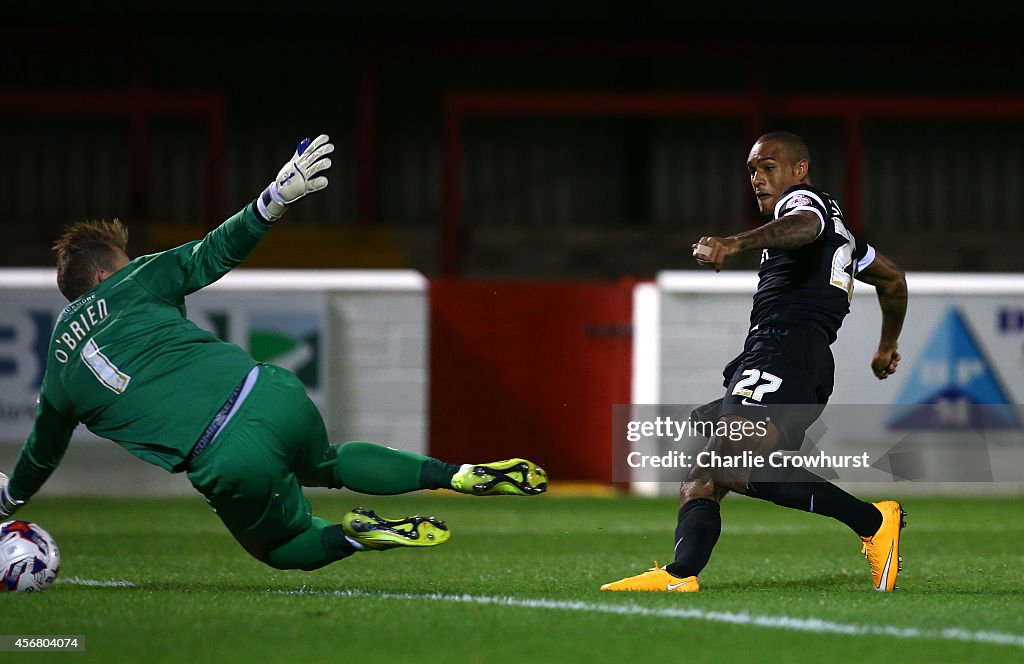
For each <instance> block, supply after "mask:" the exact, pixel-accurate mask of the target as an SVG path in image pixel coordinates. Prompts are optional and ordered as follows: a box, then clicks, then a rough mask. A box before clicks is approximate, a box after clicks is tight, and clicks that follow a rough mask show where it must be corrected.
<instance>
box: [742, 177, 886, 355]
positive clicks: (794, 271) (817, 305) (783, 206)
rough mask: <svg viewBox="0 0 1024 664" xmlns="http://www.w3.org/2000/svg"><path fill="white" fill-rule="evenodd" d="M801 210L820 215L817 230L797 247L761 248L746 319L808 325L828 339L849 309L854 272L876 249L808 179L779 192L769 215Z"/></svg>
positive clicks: (758, 324)
mask: <svg viewBox="0 0 1024 664" xmlns="http://www.w3.org/2000/svg"><path fill="white" fill-rule="evenodd" d="M801 210H803V211H808V212H811V213H812V214H814V215H815V216H817V217H818V220H819V221H820V222H821V232H820V233H819V235H818V237H817V238H816V239H815V240H814V241H813V242H811V243H809V244H806V245H804V246H802V247H800V248H798V249H791V250H783V249H764V250H762V252H761V267H760V269H759V270H758V273H757V274H758V277H759V281H758V284H757V292H756V293H754V307H753V309H752V310H751V312H750V325H751V328H752V329H756V328H758V327H763V326H766V325H767V326H770V325H786V324H789V325H806V326H809V327H814V328H817V329H819V330H821V331H822V332H824V333H825V335H826V336H827V337H828V340H829V343H832V342H833V341H835V339H836V334H837V332H838V331H839V326H840V325H842V324H843V318H844V317H845V316H846V314H848V313H849V312H850V298H851V297H852V296H853V281H854V276H855V275H856V272H857V271H859V270H862V269H864V268H865V267H867V266H868V265H870V264H871V261H872V260H874V257H875V250H874V249H873V248H872V247H871V246H870V245H869V244H867V243H866V242H859V243H858V242H857V241H856V240H855V239H854V237H853V234H852V233H850V231H849V229H847V228H846V224H845V223H844V222H843V212H842V210H840V208H839V204H838V203H836V200H835V199H834V198H832V196H830V195H829V194H827V193H825V192H824V191H822V190H820V189H817V188H816V187H812V186H810V185H804V184H801V185H796V186H793V187H790V188H789V189H787V190H786V191H785V192H783V194H782V196H780V197H779V200H778V202H777V203H776V205H775V214H774V217H773V219H778V218H779V217H783V216H785V215H787V214H789V213H791V212H796V211H801Z"/></svg>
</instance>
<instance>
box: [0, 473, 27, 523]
mask: <svg viewBox="0 0 1024 664" xmlns="http://www.w3.org/2000/svg"><path fill="white" fill-rule="evenodd" d="M24 504H25V501H24V500H15V499H14V498H13V497H11V494H10V492H9V491H8V490H7V482H4V483H3V484H2V485H0V513H2V515H3V516H4V517H8V516H11V515H12V514H14V513H15V512H17V511H18V508H19V507H21V506H22V505H24Z"/></svg>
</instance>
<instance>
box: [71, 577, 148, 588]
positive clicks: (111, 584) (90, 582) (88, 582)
mask: <svg viewBox="0 0 1024 664" xmlns="http://www.w3.org/2000/svg"><path fill="white" fill-rule="evenodd" d="M57 583H65V584H67V585H69V586H90V587H92V588H138V587H139V584H137V583H132V582H131V581H97V580H95V579H80V578H78V577H77V576H72V577H68V578H66V579H62V578H59V577H58V578H57Z"/></svg>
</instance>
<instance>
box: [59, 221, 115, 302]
mask: <svg viewBox="0 0 1024 664" xmlns="http://www.w3.org/2000/svg"><path fill="white" fill-rule="evenodd" d="M127 246H128V229H127V228H126V227H125V225H124V224H122V223H121V220H120V219H114V220H113V221H79V222H76V223H74V224H71V225H70V226H68V227H66V228H65V229H64V233H62V234H61V236H60V237H59V238H58V239H57V241H56V242H54V243H53V250H54V251H55V252H56V253H57V288H59V289H60V292H61V293H63V294H64V297H66V298H67V299H68V301H69V302H70V301H72V300H75V299H77V298H78V297H79V296H80V295H81V294H82V293H84V292H86V291H87V290H89V289H90V288H93V287H94V286H95V285H96V284H95V278H96V277H95V275H96V270H99V269H106V270H112V269H113V268H114V265H115V261H116V259H117V258H118V253H117V249H120V250H121V251H122V252H124V251H125V250H126V248H127Z"/></svg>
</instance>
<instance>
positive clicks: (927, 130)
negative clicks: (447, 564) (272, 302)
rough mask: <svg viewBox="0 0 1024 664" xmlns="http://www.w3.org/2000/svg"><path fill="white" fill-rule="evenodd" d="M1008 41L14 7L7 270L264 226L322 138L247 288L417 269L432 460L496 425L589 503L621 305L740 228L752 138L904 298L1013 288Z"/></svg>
mask: <svg viewBox="0 0 1024 664" xmlns="http://www.w3.org/2000/svg"><path fill="white" fill-rule="evenodd" d="M1020 13H1021V12H1020V10H1019V9H1015V8H1012V7H1000V6H999V5H997V4H995V3H992V4H991V5H987V4H986V3H978V2H974V3H959V2H947V3H930V4H929V5H927V6H919V5H917V4H913V3H911V4H906V3H856V5H854V4H851V3H821V2H814V3H812V2H798V3H782V2H779V3H752V2H738V3H735V2H730V3H711V2H701V3H693V2H671V1H669V0H660V1H657V0H641V1H635V0H633V1H623V0H604V1H596V2H581V1H575V0H574V1H570V2H535V1H522V2H511V1H508V0H495V1H488V2H467V1H453V2H416V3H400V2H391V3H380V2H377V3H373V2H362V3H355V2H341V3H270V2H173V3H172V2H150V3H124V2H95V3H89V4H88V5H86V4H85V3H70V2H55V3H54V2H51V3H45V4H38V5H32V4H24V3H22V4H18V5H17V6H14V7H11V6H7V7H5V8H4V20H3V21H2V22H0V118H2V120H0V169H2V170H0V172H2V177H0V224H2V227H3V230H4V241H3V242H2V243H0V265H3V266H6V267H16V266H47V265H50V264H51V256H50V252H49V249H48V247H49V245H50V243H51V242H52V241H53V239H54V237H55V236H56V235H57V234H58V233H59V230H60V228H61V227H62V226H63V225H64V224H66V223H68V222H71V221H74V220H78V219H82V218H96V217H101V218H110V217H114V216H118V217H121V218H122V219H124V220H126V221H127V222H128V224H129V226H130V228H131V231H132V238H133V239H132V243H131V245H130V249H131V251H132V253H133V255H138V254H142V253H146V252H149V251H156V250H161V249H164V248H168V247H169V246H173V245H175V244H178V243H180V242H183V241H186V240H189V239H193V238H195V237H197V235H198V234H201V233H202V232H203V230H204V229H207V228H210V227H211V226H212V225H213V224H216V223H217V222H219V221H220V220H221V219H223V218H224V217H225V216H226V215H228V214H231V213H232V212H234V211H235V210H237V209H238V208H239V207H241V206H242V205H244V204H245V203H246V202H248V201H250V200H251V198H252V197H253V196H254V195H256V194H257V193H258V192H259V191H260V190H261V188H262V187H263V186H264V185H265V183H266V182H268V181H269V179H270V178H271V177H272V176H273V174H274V173H276V171H277V169H278V168H279V166H280V164H281V163H282V160H283V158H284V157H285V156H286V155H287V154H289V152H290V151H291V150H292V148H293V146H294V144H295V142H296V141H297V140H298V139H299V138H301V137H302V136H304V135H307V134H310V133H313V132H319V131H325V132H328V133H330V135H331V137H332V139H333V140H334V142H335V143H336V145H337V147H338V150H337V152H336V153H335V157H336V158H335V166H334V167H333V169H332V172H331V186H330V188H329V189H328V190H327V191H326V192H325V193H324V194H321V195H318V196H316V197H312V198H311V199H310V200H308V201H305V202H304V203H303V205H301V206H300V207H299V208H297V209H296V210H295V211H294V212H293V213H291V214H290V215H289V219H288V220H287V222H286V223H285V224H282V225H281V226H280V227H278V228H276V229H275V231H274V234H273V236H272V239H271V240H268V241H267V242H264V243H263V244H262V245H261V247H260V248H259V249H258V250H257V252H256V253H255V254H254V255H253V257H252V258H251V260H250V261H249V262H248V263H247V264H246V265H247V266H249V267H282V268H334V269H345V268H412V269H416V270H419V271H421V272H423V273H424V274H425V275H427V276H428V277H430V278H431V279H432V281H431V304H430V306H431V330H430V338H431V349H430V371H431V376H430V404H431V405H430V407H431V417H430V429H431V449H432V451H433V452H435V453H439V454H440V453H447V454H449V455H450V456H453V457H454V456H462V455H463V453H468V452H469V451H471V450H472V449H473V448H474V446H475V445H476V444H477V437H476V436H474V435H472V434H471V433H469V432H472V431H479V430H480V429H481V427H487V429H488V430H489V431H490V432H491V433H492V435H493V437H492V439H490V440H489V444H490V445H491V446H492V447H493V448H494V449H495V450H508V451H509V452H510V453H511V452H512V451H513V450H514V451H516V453H518V454H528V453H530V452H531V451H533V450H537V451H543V452H544V453H545V454H547V455H548V457H549V459H550V458H552V456H553V457H554V458H553V460H551V461H550V465H551V466H552V467H553V469H554V470H555V471H556V472H557V473H561V475H562V476H563V477H566V476H569V477H582V478H593V477H602V476H606V472H607V470H608V469H607V467H606V464H607V462H608V461H609V460H608V458H607V455H605V454H603V453H598V454H594V455H590V457H588V458H591V459H598V460H597V461H592V463H593V464H594V466H593V467H580V463H579V461H578V460H575V461H574V460H573V459H572V458H570V455H571V454H575V453H576V451H577V450H579V449H580V447H581V446H586V445H587V444H588V441H592V440H593V439H594V438H599V439H601V440H605V441H606V440H607V433H606V429H607V426H608V423H607V406H608V404H610V403H622V402H626V401H628V400H629V398H630V393H629V371H630V356H629V353H630V322H631V320H630V315H631V302H632V300H631V297H632V296H631V293H632V290H631V289H632V285H633V283H635V281H636V280H642V279H649V278H651V277H653V276H654V275H655V274H656V273H657V272H658V271H660V270H667V269H690V268H693V267H694V265H693V263H692V261H691V260H690V258H689V254H690V244H691V243H692V242H693V241H694V240H696V239H697V238H698V237H699V236H700V235H701V234H704V233H708V232H714V233H718V234H723V235H724V234H728V233H733V232H737V231H739V230H742V229H743V228H745V227H747V226H749V225H750V224H753V223H756V219H755V218H754V214H753V212H754V205H753V199H752V196H751V195H750V192H749V185H748V183H747V177H746V172H745V169H744V162H745V158H746V154H747V150H748V148H749V145H750V143H751V142H752V140H753V138H755V137H756V136H757V135H758V134H759V133H761V132H763V131H766V130H776V129H788V130H792V131H796V132H798V133H801V134H802V135H804V136H805V137H806V138H807V140H808V142H809V144H810V146H811V149H812V153H813V155H814V166H813V176H814V182H815V184H817V185H818V186H821V187H823V188H826V189H828V190H830V191H832V192H833V193H835V194H836V195H837V196H838V197H839V200H840V201H841V202H842V204H843V206H844V209H845V211H846V214H847V217H848V220H849V221H850V223H851V225H852V226H853V227H854V229H856V233H857V234H858V235H859V236H860V237H862V238H867V239H869V240H870V241H872V242H873V243H875V244H876V245H877V246H879V247H880V248H882V249H883V251H885V252H886V253H887V254H888V255H890V256H892V257H893V258H895V259H896V260H897V261H898V262H899V263H900V264H901V265H902V266H903V267H904V268H906V269H907V270H908V271H912V272H920V271H962V272H986V271H992V272H996V271H1003V272H1005V271H1018V270H1020V269H1021V267H1022V265H1024V262H1022V260H1021V258H1020V252H1019V250H1018V249H1017V247H1019V246H1020V244H1021V240H1024V231H1022V223H1021V220H1022V218H1024V186H1022V185H1021V183H1022V182H1024V77H1022V76H1021V75H1020V72H1021V70H1022V65H1024V49H1022V48H1021V39H1020V36H1019V33H1018V28H1017V26H1018V25H1019V20H1018V19H1019V17H1020V16H1019V15H1020ZM756 259H757V257H756V256H746V257H744V258H743V259H742V260H739V261H737V266H738V267H747V268H751V267H753V266H754V265H755V261H756ZM567 302H572V303H573V306H572V307H569V306H566V303H567ZM579 303H586V304H587V306H582V305H581V307H580V309H576V308H575V307H576V305H577V304H579ZM467 340H470V341H467ZM566 395H571V396H572V399H570V398H567V397H566ZM566 404H568V405H566ZM574 407H575V410H573V408H574ZM570 411H571V412H572V414H573V415H574V418H567V417H566V412H570ZM467 413H470V414H471V415H469V416H468V417H470V421H467V420H466V419H465V418H466V414H467ZM581 413H585V414H586V415H585V416H581V415H580V414H581ZM471 425H478V426H471ZM524 441H528V442H525V443H524ZM563 448H564V449H565V450H566V451H565V452H564V458H563V456H559V454H560V453H559V452H557V450H561V449H563Z"/></svg>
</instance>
